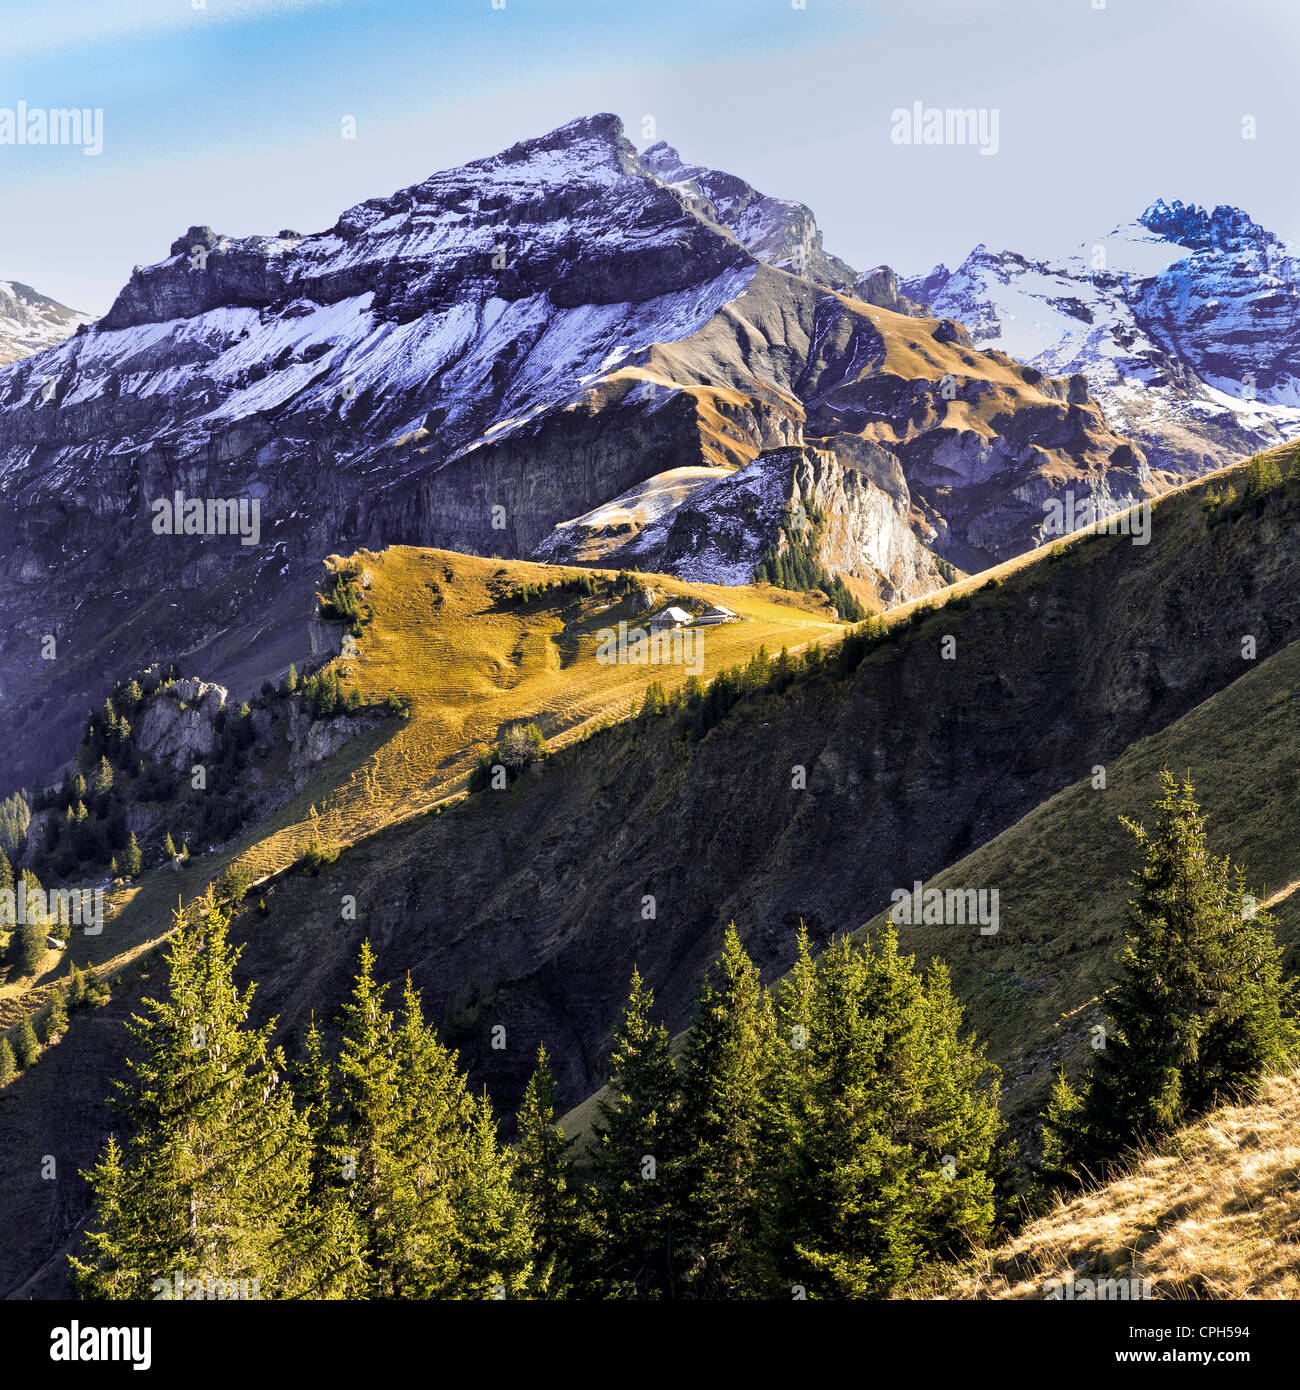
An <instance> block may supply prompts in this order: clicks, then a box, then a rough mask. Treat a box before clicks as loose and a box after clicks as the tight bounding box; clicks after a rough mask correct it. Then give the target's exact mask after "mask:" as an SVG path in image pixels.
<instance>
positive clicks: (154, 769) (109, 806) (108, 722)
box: [33, 663, 257, 882]
mask: <svg viewBox="0 0 1300 1390" xmlns="http://www.w3.org/2000/svg"><path fill="white" fill-rule="evenodd" d="M180 675H181V671H180V668H179V667H178V666H176V665H175V664H174V663H172V664H169V665H166V666H159V667H153V668H150V670H149V671H147V672H144V673H142V674H141V675H140V676H138V677H133V678H132V679H130V680H128V681H121V682H119V683H118V684H117V685H116V686H115V687H114V688H113V691H112V693H111V694H110V695H109V697H108V699H107V700H105V702H104V707H103V709H102V710H98V711H95V712H93V713H92V714H91V715H90V716H89V718H88V719H87V722H86V729H85V733H84V734H83V736H82V740H81V743H80V745H79V747H78V749H77V753H76V755H75V757H74V758H73V760H72V763H71V764H70V765H69V767H68V768H67V769H66V770H65V772H64V776H63V780H62V782H61V784H60V785H59V786H58V787H54V788H49V789H47V790H46V791H44V792H41V793H40V794H39V795H38V796H37V797H36V798H35V800H34V802H33V809H34V810H36V811H48V810H54V811H56V812H60V813H61V814H59V815H56V816H52V817H49V818H48V819H47V820H46V822H45V831H44V835H43V837H42V840H41V843H40V846H39V850H38V855H37V858H36V861H35V862H36V866H37V868H38V869H39V870H40V873H41V875H42V877H44V878H46V879H48V880H50V881H51V882H60V881H68V880H73V879H78V878H82V879H84V878H86V877H87V876H89V875H91V874H93V873H96V872H101V871H102V870H103V869H105V868H107V869H108V870H109V871H110V872H112V873H115V874H121V875H122V876H124V877H126V878H134V877H136V876H138V875H139V873H140V871H141V867H142V858H143V856H142V851H141V847H140V845H139V842H138V840H137V839H136V837H135V835H134V834H133V833H132V832H130V831H128V829H127V818H126V812H127V805H128V802H130V801H135V802H140V803H150V802H153V803H164V804H165V803H168V802H171V801H173V800H174V799H175V797H176V795H177V791H178V778H177V774H176V773H175V771H174V770H173V769H171V768H169V767H165V766H163V765H161V764H159V763H157V762H155V761H154V760H153V759H150V758H145V757H143V756H142V755H141V753H140V752H139V749H138V748H137V746H136V742H135V736H134V733H133V730H132V722H131V721H132V720H133V719H134V718H136V716H137V714H138V712H139V711H140V709H141V708H142V706H144V705H145V704H146V703H147V702H148V701H149V700H151V699H153V698H154V697H155V696H156V695H157V694H158V693H159V692H160V691H162V690H163V689H165V688H166V687H167V686H170V685H172V684H174V683H175V681H176V680H177V679H179V677H180ZM214 727H215V730H216V734H217V742H216V746H215V747H214V749H213V751H212V752H211V753H210V754H209V755H208V756H207V758H205V760H204V767H205V770H206V785H205V787H204V789H203V791H202V793H201V794H200V795H199V796H197V797H193V798H190V799H189V801H188V803H187V806H186V812H185V815H186V819H187V821H188V825H187V829H186V833H185V835H184V836H183V837H182V838H183V839H185V840H188V839H189V838H190V837H191V836H193V837H195V838H197V839H200V840H217V841H220V840H225V839H228V838H229V837H230V836H231V835H233V834H234V833H235V832H236V831H237V830H238V829H239V827H240V826H241V825H242V824H243V823H244V821H245V820H246V819H247V817H248V814H249V811H250V808H251V803H250V801H249V798H248V796H247V794H246V791H245V787H246V778H245V777H244V776H243V774H244V773H245V771H246V769H247V766H248V762H249V757H250V755H251V750H252V748H253V745H254V744H255V743H256V740H257V734H256V729H255V727H254V723H253V714H252V709H251V707H250V706H249V705H248V704H247V703H245V704H243V705H241V706H240V707H239V708H238V709H237V710H236V709H232V708H229V707H223V708H222V709H221V710H219V711H218V712H217V715H216V719H215V720H214ZM164 833H165V836H166V838H167V839H168V840H171V839H172V834H171V832H170V831H165V832H164ZM172 853H174V850H169V851H168V855H169V856H170V855H171V854H172Z"/></svg>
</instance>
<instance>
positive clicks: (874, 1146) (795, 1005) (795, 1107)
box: [769, 929, 1001, 1298]
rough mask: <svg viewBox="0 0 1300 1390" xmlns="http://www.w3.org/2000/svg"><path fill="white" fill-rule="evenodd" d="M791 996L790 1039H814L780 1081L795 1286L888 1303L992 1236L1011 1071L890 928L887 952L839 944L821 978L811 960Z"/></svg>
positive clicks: (782, 1181) (782, 1218) (789, 1265)
mask: <svg viewBox="0 0 1300 1390" xmlns="http://www.w3.org/2000/svg"><path fill="white" fill-rule="evenodd" d="M781 1003H782V1006H783V1007H782V1008H781V1010H780V1011H779V1015H778V1021H777V1026H778V1035H779V1036H781V1035H783V1036H790V1035H791V1034H793V1036H794V1039H795V1040H796V1041H799V1040H802V1041H803V1042H804V1044H805V1045H804V1047H802V1048H792V1049H791V1050H790V1054H789V1058H788V1059H787V1076H786V1078H785V1080H784V1082H783V1084H782V1085H780V1086H778V1088H777V1091H778V1095H781V1096H782V1102H783V1105H784V1107H785V1109H786V1115H785V1125H786V1127H787V1129H788V1136H787V1138H786V1142H785V1145H784V1147H783V1149H781V1150H779V1152H782V1153H783V1155H784V1157H783V1160H782V1163H781V1171H780V1173H779V1174H778V1177H777V1195H776V1201H775V1204H774V1205H775V1217H774V1220H773V1222H772V1224H771V1226H770V1228H769V1231H770V1238H771V1239H772V1242H773V1249H772V1251H771V1256H772V1260H773V1265H774V1267H775V1269H776V1270H777V1271H778V1274H779V1276H780V1278H781V1280H782V1282H783V1283H784V1286H785V1288H786V1290H787V1291H788V1289H789V1288H790V1287H794V1286H798V1287H801V1288H803V1289H804V1290H805V1291H806V1294H807V1296H808V1297H812V1298H873V1297H881V1296H883V1295H886V1294H888V1293H890V1292H891V1291H893V1290H895V1289H897V1288H898V1287H899V1286H900V1285H901V1284H903V1283H905V1282H906V1280H907V1279H908V1278H910V1277H911V1276H913V1275H914V1274H915V1273H916V1272H917V1271H918V1270H919V1269H920V1268H922V1267H923V1266H924V1265H925V1264H926V1263H927V1262H928V1261H930V1260H932V1259H933V1258H935V1257H937V1256H940V1255H943V1254H946V1253H949V1252H951V1251H953V1250H957V1249H960V1248H962V1247H963V1246H964V1244H965V1243H967V1242H968V1241H969V1240H978V1239H982V1238H984V1237H986V1236H987V1234H988V1232H989V1230H990V1229H991V1225H992V1221H993V1215H994V1201H993V1187H994V1179H993V1176H992V1172H991V1170H992V1168H993V1166H994V1165H995V1163H996V1161H997V1153H996V1145H997V1139H998V1134H999V1131H1000V1126H1001V1121H1000V1118H999V1115H998V1109H997V1072H996V1069H995V1068H993V1067H991V1066H990V1065H989V1064H988V1063H987V1062H986V1061H985V1059H984V1057H983V1054H982V1052H981V1051H979V1050H977V1049H976V1048H974V1047H973V1046H972V1045H971V1044H970V1042H969V1041H968V1040H967V1039H965V1038H963V1037H962V1036H961V1035H960V1031H959V1030H960V1023H961V1010H960V1008H959V1006H958V1005H957V1003H956V1001H955V999H954V998H953V995H952V992H951V988H950V986H949V984H948V980H947V975H946V971H945V970H944V969H943V968H942V967H941V966H940V965H938V964H937V963H936V964H934V965H932V968H931V973H930V977H929V979H928V980H927V979H923V978H922V977H921V976H920V974H919V973H918V972H917V971H916V969H915V965H914V962H913V961H912V959H911V958H910V957H903V956H900V955H899V953H898V943H897V939H896V937H895V935H894V933H893V931H892V929H891V930H889V931H887V932H886V933H884V935H883V936H882V938H881V940H880V941H879V943H878V944H877V945H876V946H875V947H871V946H867V947H861V948H860V947H855V946H854V945H852V943H850V942H849V941H847V940H840V941H838V942H836V943H834V944H833V945H832V946H831V947H830V948H829V949H828V950H827V952H826V953H825V955H824V956H823V957H822V959H821V960H820V962H818V964H817V968H816V970H815V972H813V971H812V970H810V968H809V963H808V962H807V961H806V960H804V961H803V962H802V963H801V968H799V978H797V980H796V983H795V986H794V988H793V990H791V991H789V992H784V991H783V994H782V1000H781ZM787 1010H788V1012H787ZM800 1029H802V1030H805V1033H806V1036H805V1035H804V1034H801V1033H800V1032H798V1031H797V1030H800Z"/></svg>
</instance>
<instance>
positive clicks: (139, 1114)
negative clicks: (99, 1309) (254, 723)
mask: <svg viewBox="0 0 1300 1390" xmlns="http://www.w3.org/2000/svg"><path fill="white" fill-rule="evenodd" d="M238 956H239V952H238V951H237V950H236V949H234V948H232V947H231V946H230V944H229V942H228V940H227V919H226V917H225V916H224V915H223V914H222V913H221V912H220V910H219V909H217V908H216V907H215V906H212V905H209V906H208V909H207V911H206V913H205V914H203V915H201V916H198V917H195V918H193V919H191V920H188V921H187V920H185V919H184V918H183V917H182V916H181V914H179V913H178V914H177V930H176V932H175V934H174V935H173V937H172V940H171V943H170V945H169V949H168V953H167V956H166V961H167V966H168V971H169V980H168V988H167V994H166V996H165V997H164V998H162V999H153V998H150V999H146V1001H145V1008H146V1011H147V1013H146V1016H144V1017H141V1016H139V1015H136V1016H135V1017H133V1018H132V1019H131V1020H130V1022H129V1023H128V1025H127V1030H128V1034H129V1036H130V1039H131V1042H132V1044H133V1045H134V1055H132V1056H130V1057H129V1059H128V1068H129V1075H128V1079H127V1080H126V1081H125V1082H122V1083H119V1096H118V1108H119V1109H120V1111H121V1113H122V1115H123V1117H124V1119H125V1120H126V1121H127V1122H128V1123H129V1125H130V1127H131V1131H132V1132H131V1135H130V1138H129V1139H128V1140H127V1142H126V1145H125V1147H122V1146H119V1144H118V1142H117V1140H116V1137H115V1136H114V1137H110V1141H109V1145H108V1148H107V1150H106V1152H105V1155H104V1158H103V1159H102V1160H101V1162H100V1163H99V1164H98V1165H97V1166H96V1168H94V1169H93V1170H92V1171H91V1172H90V1173H88V1174H86V1175H85V1176H86V1178H87V1181H88V1182H89V1183H90V1185H91V1188H92V1189H93V1192H94V1199H95V1220H94V1221H93V1222H92V1227H91V1229H90V1231H89V1232H88V1234H87V1236H86V1238H85V1243H84V1245H83V1247H82V1251H81V1254H80V1256H79V1257H74V1258H73V1259H72V1265H73V1270H74V1281H75V1283H76V1285H77V1287H78V1290H79V1291H80V1292H81V1293H82V1295H83V1296H86V1297H94V1298H117V1299H121V1298H137V1299H138V1298H148V1297H151V1296H152V1291H153V1290H154V1288H155V1283H154V1281H156V1280H158V1279H165V1280H170V1279H171V1278H172V1277H173V1276H174V1275H176V1274H179V1275H180V1276H182V1277H183V1278H185V1279H207V1278H214V1279H222V1280H240V1279H249V1280H252V1279H256V1280H258V1281H259V1283H260V1292H261V1296H262V1297H263V1298H285V1297H293V1296H295V1295H298V1294H301V1293H303V1292H306V1291H308V1290H310V1289H312V1288H313V1287H314V1286H315V1283H316V1280H315V1275H314V1269H313V1267H312V1260H313V1258H314V1257H315V1255H316V1254H317V1251H316V1250H315V1246H314V1243H313V1241H312V1240H311V1239H310V1238H309V1235H310V1231H311V1226H312V1213H311V1212H310V1211H309V1209H308V1207H307V1204H306V1200H305V1199H306V1189H307V1182H308V1162H307V1159H308V1155H307V1145H306V1133H305V1127H304V1125H303V1124H302V1122H301V1120H300V1118H299V1117H298V1116H297V1115H296V1113H295V1111H294V1107H293V1101H292V1096H291V1094H290V1092H289V1088H288V1087H287V1085H285V1084H284V1082H283V1080H282V1077H283V1075H284V1059H283V1056H282V1055H281V1053H280V1052H279V1050H278V1049H272V1047H271V1044H270V1038H271V1034H272V1031H273V1028H274V1022H273V1021H272V1022H271V1023H268V1024H267V1025H266V1026H265V1027H263V1028H260V1029H253V1028H250V1027H249V1026H248V1010H249V1001H250V999H251V997H252V993H253V988H252V987H249V988H248V989H244V990H240V989H239V987H238V986H237V985H236V984H235V983H234V967H235V963H236V961H237V960H238Z"/></svg>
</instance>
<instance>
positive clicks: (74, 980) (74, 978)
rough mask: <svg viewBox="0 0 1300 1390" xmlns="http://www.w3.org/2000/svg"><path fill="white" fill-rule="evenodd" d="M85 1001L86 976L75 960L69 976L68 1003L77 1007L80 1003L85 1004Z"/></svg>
mask: <svg viewBox="0 0 1300 1390" xmlns="http://www.w3.org/2000/svg"><path fill="white" fill-rule="evenodd" d="M85 1002H86V976H85V974H84V972H83V971H82V970H81V969H80V968H79V967H78V966H77V965H76V963H75V962H74V963H73V966H72V970H71V972H70V974H69V976H68V1003H69V1004H70V1005H71V1006H72V1007H73V1008H74V1009H75V1008H76V1007H77V1005H78V1004H84V1003H85Z"/></svg>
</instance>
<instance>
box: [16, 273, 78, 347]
mask: <svg viewBox="0 0 1300 1390" xmlns="http://www.w3.org/2000/svg"><path fill="white" fill-rule="evenodd" d="M91 322H93V320H92V319H91V318H90V316H89V315H88V314H81V313H78V312H77V310H76V309H69V308H68V307H67V305H65V304H60V303H59V302H58V301H57V300H54V299H50V298H49V297H48V296H47V295H43V294H39V293H38V292H37V291H36V290H34V289H32V287H31V286H30V285H20V284H19V283H18V282H17V281H16V280H0V364H3V363H5V362H16V361H17V360H18V359H19V358H20V357H30V356H31V354H32V353H34V352H40V351H41V350H42V349H43V348H47V347H50V346H51V345H52V344H53V343H61V342H62V341H63V340H64V339H65V338H66V337H68V336H69V335H70V334H72V333H75V332H76V331H77V329H78V328H80V327H81V326H82V325H83V324H89V323H91Z"/></svg>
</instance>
